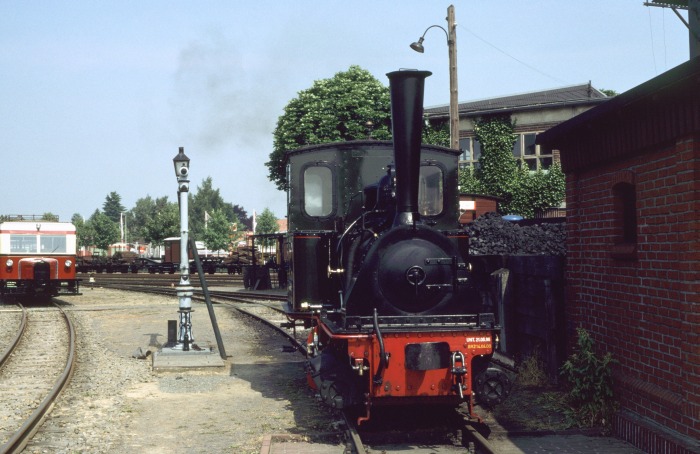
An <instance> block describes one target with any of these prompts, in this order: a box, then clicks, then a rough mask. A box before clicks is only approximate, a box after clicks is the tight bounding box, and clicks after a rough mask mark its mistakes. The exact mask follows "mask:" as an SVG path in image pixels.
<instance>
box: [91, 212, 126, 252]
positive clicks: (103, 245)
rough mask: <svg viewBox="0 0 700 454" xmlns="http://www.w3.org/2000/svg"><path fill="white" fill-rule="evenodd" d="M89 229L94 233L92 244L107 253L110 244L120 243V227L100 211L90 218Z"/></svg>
mask: <svg viewBox="0 0 700 454" xmlns="http://www.w3.org/2000/svg"><path fill="white" fill-rule="evenodd" d="M88 224H89V228H90V229H91V231H92V234H93V237H92V244H93V245H95V246H97V247H98V248H100V249H102V250H104V251H107V249H108V248H109V245H110V244H114V243H116V242H117V241H119V225H118V224H117V223H116V222H114V221H113V220H112V219H110V218H109V217H108V216H107V215H106V214H104V213H100V211H99V210H95V212H94V213H93V214H92V216H90V219H89V220H88Z"/></svg>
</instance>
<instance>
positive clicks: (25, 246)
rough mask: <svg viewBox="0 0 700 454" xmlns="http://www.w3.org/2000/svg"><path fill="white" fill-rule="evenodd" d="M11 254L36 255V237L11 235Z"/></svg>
mask: <svg viewBox="0 0 700 454" xmlns="http://www.w3.org/2000/svg"><path fill="white" fill-rule="evenodd" d="M10 252H11V253H28V252H34V253H36V252H37V250H36V235H10Z"/></svg>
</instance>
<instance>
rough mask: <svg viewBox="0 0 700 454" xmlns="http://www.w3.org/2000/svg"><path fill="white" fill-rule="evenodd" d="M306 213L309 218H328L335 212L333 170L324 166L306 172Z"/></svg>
mask: <svg viewBox="0 0 700 454" xmlns="http://www.w3.org/2000/svg"><path fill="white" fill-rule="evenodd" d="M303 184H304V201H303V206H304V212H305V213H306V214H307V215H309V216H315V217H326V216H330V215H331V213H332V212H333V178H332V173H331V169H330V168H328V167H323V166H313V167H307V168H306V169H305V170H304V183H303Z"/></svg>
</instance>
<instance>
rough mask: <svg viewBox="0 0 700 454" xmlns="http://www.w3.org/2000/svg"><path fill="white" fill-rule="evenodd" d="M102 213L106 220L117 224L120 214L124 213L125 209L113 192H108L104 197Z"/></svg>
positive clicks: (119, 198) (120, 199)
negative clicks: (108, 219)
mask: <svg viewBox="0 0 700 454" xmlns="http://www.w3.org/2000/svg"><path fill="white" fill-rule="evenodd" d="M102 211H103V212H104V214H105V215H106V216H107V217H108V218H110V219H111V220H112V221H114V222H116V223H117V224H119V221H120V219H121V215H122V213H123V212H124V211H126V208H124V205H122V198H121V196H120V195H119V194H117V193H116V192H115V191H112V192H110V193H109V194H108V195H107V197H105V203H104V204H103V205H102Z"/></svg>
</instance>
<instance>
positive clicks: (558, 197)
mask: <svg viewBox="0 0 700 454" xmlns="http://www.w3.org/2000/svg"><path fill="white" fill-rule="evenodd" d="M513 131H514V125H513V123H512V122H511V120H510V117H490V118H481V119H479V120H477V122H476V124H475V127H474V132H475V135H476V139H477V140H478V141H479V142H480V143H481V157H480V158H479V168H478V169H477V170H476V171H472V170H471V169H462V170H460V174H459V185H460V192H464V193H472V194H484V195H491V196H497V197H500V198H501V199H502V201H501V202H500V204H499V209H500V211H501V212H502V213H504V214H519V215H521V216H523V217H526V218H531V217H533V216H534V215H535V213H536V212H537V211H540V210H543V209H545V208H549V207H553V206H558V205H559V204H560V203H561V202H562V200H564V194H565V186H566V182H565V176H564V173H563V172H562V170H561V166H560V165H559V164H554V165H552V166H551V167H550V169H548V170H547V171H542V170H538V171H537V172H534V173H531V172H530V171H529V170H528V169H527V167H526V166H525V165H524V164H522V163H519V162H518V160H517V159H515V158H514V157H513V145H514V144H515V140H516V136H515V134H514V133H513Z"/></svg>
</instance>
